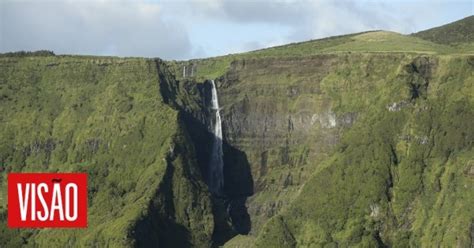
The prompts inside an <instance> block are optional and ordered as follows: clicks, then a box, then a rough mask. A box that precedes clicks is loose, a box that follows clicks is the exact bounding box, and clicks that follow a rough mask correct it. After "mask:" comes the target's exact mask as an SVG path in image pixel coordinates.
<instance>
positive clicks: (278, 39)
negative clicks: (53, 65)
mask: <svg viewBox="0 0 474 248" xmlns="http://www.w3.org/2000/svg"><path fill="white" fill-rule="evenodd" d="M472 10H473V3H472V1H470V0H455V1H448V0H434V1H431V0H414V1H406V0H398V1H389V0H386V1H375V0H358V1H356V0H344V1H331V0H75V1H73V0H64V1H60V0H45V1H42V0H36V1H33V0H16V1H13V0H0V11H1V12H0V52H5V51H13V50H38V49H50V50H54V51H55V52H56V53H75V54H100V55H119V56H146V57H155V56H158V57H162V58H165V59H170V58H173V59H182V58H191V57H202V56H215V55H222V54H227V53H230V52H241V51H248V50H252V49H256V48H263V47H268V46H271V45H280V44H284V43H289V42H296V41H304V40H308V39H315V38H322V37H327V36H332V35H340V34H348V33H354V32H361V31H366V30H374V29H384V30H391V31H396V32H401V33H411V32H416V31H419V30H422V29H425V28H430V27H433V26H436V25H442V24H444V23H447V22H450V21H454V20H456V19H459V18H462V17H464V16H467V15H470V14H472Z"/></svg>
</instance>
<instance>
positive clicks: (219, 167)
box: [209, 80, 224, 194]
mask: <svg viewBox="0 0 474 248" xmlns="http://www.w3.org/2000/svg"><path fill="white" fill-rule="evenodd" d="M211 83H212V101H211V104H212V109H213V110H215V111H216V118H215V122H214V125H213V134H214V143H213V144H212V154H211V159H210V164H209V189H210V190H211V191H212V192H213V193H216V194H219V193H220V192H221V190H222V188H223V186H224V153H223V152H222V122H221V113H220V109H219V100H218V98H217V89H216V84H215V83H214V80H211Z"/></svg>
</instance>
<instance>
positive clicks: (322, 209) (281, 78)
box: [195, 53, 474, 247]
mask: <svg viewBox="0 0 474 248" xmlns="http://www.w3.org/2000/svg"><path fill="white" fill-rule="evenodd" d="M472 61H473V58H472V56H469V55H455V56H451V55H418V54H406V53H355V54H349V53H342V54H321V55H315V56H308V57H303V58H302V57H294V58H292V57H284V58H272V57H270V58H268V57H267V58H258V57H255V58H242V59H236V60H235V61H234V62H232V63H231V64H230V66H229V67H228V69H227V70H226V72H225V73H224V75H223V76H222V77H219V78H218V80H217V81H216V82H217V85H218V92H219V97H220V98H219V99H220V102H221V106H222V108H223V109H222V111H221V114H222V116H223V129H224V141H225V143H226V144H227V146H228V147H231V148H232V149H229V150H227V151H226V152H225V153H224V156H225V158H224V159H225V161H226V163H225V188H226V193H227V196H228V197H230V198H238V199H240V200H241V201H244V200H246V206H247V208H248V209H247V210H246V211H245V208H243V209H244V210H243V216H244V217H245V216H246V214H248V215H249V216H250V220H251V225H250V228H251V230H250V232H251V233H250V235H249V236H247V237H243V236H239V237H236V238H234V239H233V240H231V241H230V242H228V243H227V246H229V247H232V246H239V245H240V246H242V245H244V244H245V245H249V244H253V243H254V242H255V240H253V238H255V237H256V236H258V239H257V240H256V241H257V243H256V244H257V246H264V247H281V246H289V247H294V246H309V245H311V244H318V245H322V246H324V245H343V246H346V245H347V246H354V245H355V246H357V245H360V246H370V245H373V246H401V247H403V246H408V245H412V246H420V245H421V246H430V245H435V244H446V245H448V244H451V243H452V242H457V244H458V245H459V246H460V247H463V246H465V245H468V244H470V239H471V237H470V236H471V231H470V230H471V226H472V223H473V221H472V219H473V218H474V213H473V212H472V210H470V208H469V207H467V206H468V205H470V203H469V201H470V200H468V199H470V198H472V196H473V182H472V175H471V174H469V172H468V171H470V170H471V168H470V167H472V165H471V162H472V161H470V157H472V156H471V155H469V154H472V139H470V136H472V133H474V132H473V129H472V127H471V125H469V124H468V123H470V122H472V118H474V115H473V112H472V104H473V102H472V99H473V98H472V96H473V94H474V91H473V88H472V85H473V82H474V81H473V74H472V71H473V70H472V66H473V63H472ZM195 68H196V71H197V72H199V68H200V64H199V61H198V62H197V66H195ZM204 85H205V84H204ZM236 152H238V154H241V156H236V155H235V154H236ZM237 157H239V158H241V159H237V160H236V158H237ZM453 184H454V185H457V186H453ZM455 199H460V200H455ZM466 204H467V205H466ZM433 206H434V207H433ZM427 208H428V209H430V210H427ZM449 209H456V210H455V212H456V214H454V215H455V216H456V217H453V216H452V215H450V214H449V211H451V210H449ZM447 216H451V218H449V217H447ZM269 220H270V221H269ZM267 222H268V223H267ZM262 228H263V230H262ZM448 230H457V231H453V232H450V231H448ZM439 232H446V233H447V234H445V235H438V233H439Z"/></svg>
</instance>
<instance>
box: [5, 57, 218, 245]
mask: <svg viewBox="0 0 474 248" xmlns="http://www.w3.org/2000/svg"><path fill="white" fill-rule="evenodd" d="M0 67H1V70H0V80H1V81H0V102H1V104H0V113H1V115H0V123H1V128H0V130H1V131H0V140H2V143H1V144H0V161H1V162H2V166H3V167H2V171H3V172H2V174H1V177H0V185H1V187H0V189H1V191H0V196H1V198H2V199H6V198H7V195H6V192H5V191H6V183H7V182H6V175H7V173H8V172H20V171H21V172H45V171H51V172H57V171H59V172H87V173H88V175H89V183H88V186H89V188H88V192H89V209H88V211H89V215H88V219H89V221H88V228H87V229H77V230H67V229H38V230H30V229H20V230H15V229H7V228H6V216H5V215H6V212H5V210H6V201H4V200H2V201H0V204H1V205H0V207H1V213H0V214H1V216H2V217H1V218H0V221H1V222H2V223H1V229H0V247H19V246H23V245H28V246H31V247H37V246H40V247H60V246H64V245H65V244H69V245H71V246H81V247H84V246H88V247H104V246H110V247H130V246H133V245H134V244H137V243H138V244H144V243H147V242H151V243H159V244H168V245H172V244H183V243H194V244H197V245H199V246H207V245H209V244H210V240H211V235H212V228H213V217H212V212H211V211H212V210H211V209H210V198H209V194H208V193H207V187H206V186H205V185H204V184H203V183H202V181H200V174H199V170H198V168H197V165H196V163H195V159H194V155H193V153H194V151H193V145H192V143H190V142H189V140H188V138H187V133H186V131H185V130H183V128H182V126H181V124H180V119H179V118H180V117H179V115H178V112H177V111H176V110H174V109H173V108H172V107H170V106H169V105H167V104H166V103H164V101H163V98H162V96H161V95H160V84H165V83H167V82H166V81H165V80H167V79H169V80H172V78H171V77H170V76H169V75H167V74H166V73H167V72H166V70H165V69H164V68H165V66H164V65H162V63H161V62H160V61H153V60H145V59H119V58H101V57H78V56H64V57H63V56H61V57H59V56H51V57H49V56H48V57H41V56H39V57H37V56H35V57H4V58H0ZM160 75H162V76H161V77H160ZM199 182H200V183H199ZM173 191H174V192H180V194H183V195H187V197H186V198H183V197H181V196H180V195H173V193H172V192H173ZM175 194H176V193H175ZM195 204H198V205H199V206H200V208H198V209H193V210H192V211H188V210H187V209H188V208H189V206H191V205H195ZM164 205H169V206H171V208H173V210H170V209H169V207H168V208H167V207H165V206H164ZM197 215H198V216H199V217H197ZM188 218H193V222H189V219H188ZM142 223H148V224H147V226H146V228H145V230H142V229H143V227H142V225H143V224H142ZM153 223H155V224H153ZM156 223H160V224H159V225H158V227H157V228H163V227H162V225H166V226H167V232H168V233H164V232H162V230H161V229H157V228H153V226H154V225H157V224H156ZM183 229H184V230H187V231H188V232H190V233H191V234H190V235H189V236H188V238H183V237H182V236H181V235H180V234H179V232H182V230H183ZM194 229H196V230H194ZM180 230H181V231H180ZM155 233H158V234H157V235H155Z"/></svg>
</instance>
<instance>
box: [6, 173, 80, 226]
mask: <svg viewBox="0 0 474 248" xmlns="http://www.w3.org/2000/svg"><path fill="white" fill-rule="evenodd" d="M8 227H13V228H18V227H20V228H24V227H28V228H31V227H87V174H86V173H10V174H8Z"/></svg>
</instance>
